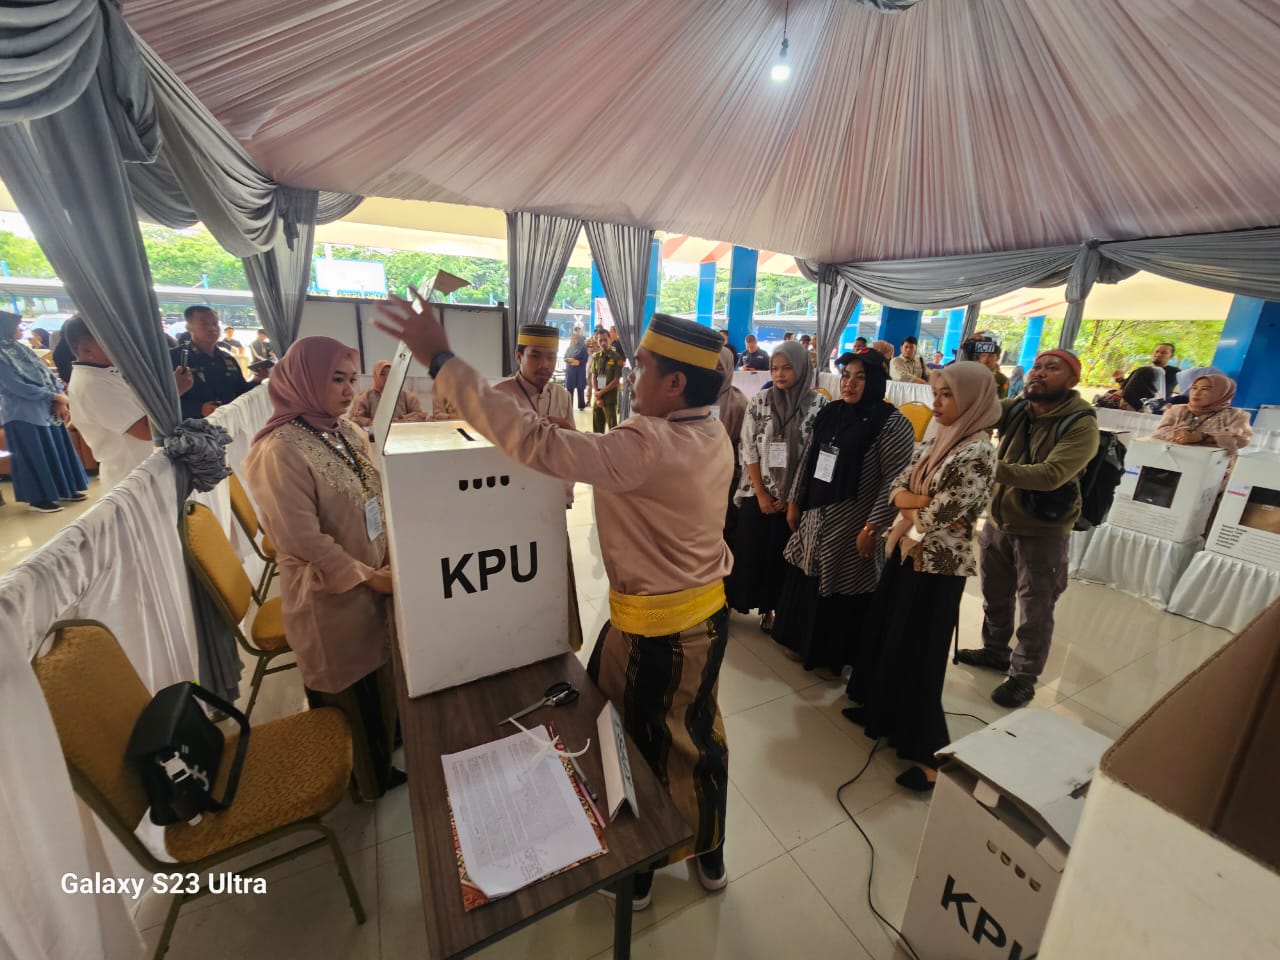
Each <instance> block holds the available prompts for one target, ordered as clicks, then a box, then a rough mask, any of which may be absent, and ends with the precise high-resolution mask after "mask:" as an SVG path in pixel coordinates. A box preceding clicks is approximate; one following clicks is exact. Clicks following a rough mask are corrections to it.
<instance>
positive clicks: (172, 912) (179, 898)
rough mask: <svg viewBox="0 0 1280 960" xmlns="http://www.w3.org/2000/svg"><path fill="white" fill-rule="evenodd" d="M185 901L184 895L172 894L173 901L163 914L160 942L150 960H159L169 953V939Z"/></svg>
mask: <svg viewBox="0 0 1280 960" xmlns="http://www.w3.org/2000/svg"><path fill="white" fill-rule="evenodd" d="M186 899H187V897H186V894H183V893H178V894H174V897H173V901H172V902H171V903H170V904H169V912H168V913H167V914H165V918H164V929H162V930H161V931H160V942H159V943H157V944H156V952H155V954H154V955H153V956H152V958H151V960H161V958H162V957H163V956H164V955H165V954H166V953H168V952H169V939H170V938H171V937H172V936H173V927H174V924H176V923H177V922H178V911H179V910H180V909H182V904H183V903H185V902H186Z"/></svg>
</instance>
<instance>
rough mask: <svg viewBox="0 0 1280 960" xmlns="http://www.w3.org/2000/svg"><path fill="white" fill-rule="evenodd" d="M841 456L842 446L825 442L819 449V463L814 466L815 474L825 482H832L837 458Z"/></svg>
mask: <svg viewBox="0 0 1280 960" xmlns="http://www.w3.org/2000/svg"><path fill="white" fill-rule="evenodd" d="M839 458H840V448H839V447H837V446H834V445H833V444H830V443H824V444H823V445H822V446H821V447H820V448H819V450H818V464H817V466H815V467H814V468H813V475H814V477H815V478H816V479H818V480H821V481H822V482H823V483H830V482H831V478H832V477H833V476H835V473H836V460H838V459H839Z"/></svg>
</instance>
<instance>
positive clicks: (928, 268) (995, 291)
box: [834, 246, 1080, 310]
mask: <svg viewBox="0 0 1280 960" xmlns="http://www.w3.org/2000/svg"><path fill="white" fill-rule="evenodd" d="M1079 252H1080V248H1079V247H1078V246H1069V247H1068V246H1064V247H1046V248H1044V249H1043V250H1013V251H1009V252H1005V253H983V254H971V255H967V256H960V257H929V258H927V259H921V260H893V261H883V262H877V263H840V264H835V265H834V266H835V268H836V269H837V270H838V271H839V272H840V276H841V277H843V278H844V279H845V281H846V282H847V283H848V284H849V286H851V287H853V289H854V290H855V291H857V292H858V293H859V294H861V295H862V296H863V297H865V298H867V299H868V300H874V301H875V302H876V303H882V304H885V305H886V306H890V307H899V308H901V309H903V310H943V309H946V308H948V307H963V306H967V305H969V304H971V303H974V302H978V301H982V300H990V299H992V298H994V297H999V296H1002V295H1004V294H1006V293H1009V292H1010V291H1011V290H1017V289H1018V288H1019V287H1026V286H1030V285H1031V284H1033V283H1037V282H1040V281H1043V280H1045V279H1046V278H1047V277H1050V276H1054V275H1059V276H1060V277H1061V278H1062V279H1060V280H1058V281H1057V282H1058V283H1061V282H1062V280H1063V279H1066V275H1067V271H1068V270H1070V268H1071V265H1072V264H1073V263H1074V262H1075V259H1076V256H1077V255H1078V254H1079Z"/></svg>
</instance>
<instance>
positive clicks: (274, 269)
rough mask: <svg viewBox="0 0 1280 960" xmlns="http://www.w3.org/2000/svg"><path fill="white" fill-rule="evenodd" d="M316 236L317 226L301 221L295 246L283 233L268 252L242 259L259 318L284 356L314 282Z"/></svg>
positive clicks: (294, 242) (274, 344)
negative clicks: (312, 276)
mask: <svg viewBox="0 0 1280 960" xmlns="http://www.w3.org/2000/svg"><path fill="white" fill-rule="evenodd" d="M315 196H316V195H315V191H311V198H312V201H313V202H314V200H315ZM315 236H316V228H315V226H313V225H312V224H310V223H307V222H306V221H299V224H298V236H297V238H296V239H295V240H294V241H293V245H292V246H290V245H289V241H288V239H287V238H285V237H283V236H281V237H278V238H277V239H276V243H275V246H274V247H272V248H271V249H270V250H268V251H267V252H266V253H255V254H254V255H253V256H251V257H245V258H244V261H243V263H244V272H245V276H247V277H248V278H249V287H250V288H251V289H252V290H253V302H254V303H255V304H257V307H258V319H259V320H260V321H262V326H263V327H264V328H265V329H266V331H267V336H268V337H270V338H271V344H272V347H273V348H274V349H275V351H276V355H277V356H284V352H285V351H286V350H288V349H289V346H290V345H291V344H292V343H293V341H294V340H296V339H297V338H298V327H299V326H300V325H301V323H302V308H303V305H304V304H305V302H306V299H307V286H308V284H309V283H310V282H311V251H312V247H313V246H314V241H315Z"/></svg>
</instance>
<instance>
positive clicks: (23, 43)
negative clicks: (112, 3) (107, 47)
mask: <svg viewBox="0 0 1280 960" xmlns="http://www.w3.org/2000/svg"><path fill="white" fill-rule="evenodd" d="M102 42H103V35H102V17H101V14H100V13H99V11H98V0H52V2H49V0H46V2H27V3H7V4H4V5H3V6H2V7H0V123H12V122H14V121H17V120H34V119H37V118H39V117H48V116H51V115H53V114H55V113H57V112H58V111H59V110H63V109H65V108H67V107H69V106H71V104H73V103H74V102H75V101H76V100H78V99H79V98H80V95H81V94H82V93H84V91H85V89H86V88H87V87H88V86H89V82H90V80H91V79H92V78H93V75H94V73H95V72H96V71H97V69H98V60H99V56H100V51H101V49H102Z"/></svg>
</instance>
